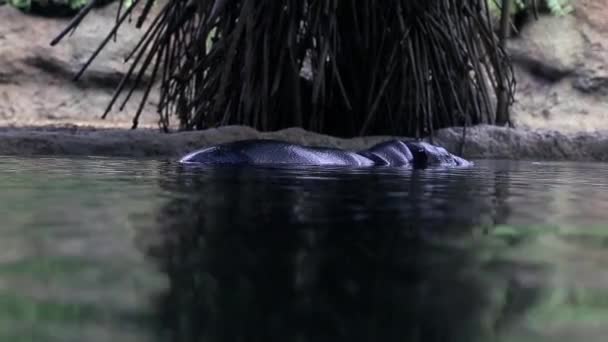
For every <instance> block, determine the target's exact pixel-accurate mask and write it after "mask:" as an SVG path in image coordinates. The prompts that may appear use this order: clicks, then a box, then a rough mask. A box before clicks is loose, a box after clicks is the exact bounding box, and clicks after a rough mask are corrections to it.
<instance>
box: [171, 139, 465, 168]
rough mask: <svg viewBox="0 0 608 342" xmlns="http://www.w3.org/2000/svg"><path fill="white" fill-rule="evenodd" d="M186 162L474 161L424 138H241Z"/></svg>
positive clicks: (411, 164) (413, 164) (412, 164)
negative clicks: (317, 141) (355, 145)
mask: <svg viewBox="0 0 608 342" xmlns="http://www.w3.org/2000/svg"><path fill="white" fill-rule="evenodd" d="M179 162H180V163H181V164H184V165H265V166H285V165H293V166H348V167H369V166H392V167H404V168H428V167H463V166H469V165H472V163H471V162H469V161H467V160H464V159H463V158H460V157H458V156H455V155H453V154H451V153H449V152H448V151H446V150H445V149H444V148H443V147H439V146H435V145H432V144H429V143H426V142H422V141H404V140H390V141H386V142H382V143H379V144H377V145H374V146H373V147H371V148H369V149H367V150H363V151H359V152H354V151H344V150H340V149H337V148H327V147H307V146H302V145H297V144H291V143H288V142H283V141H277V140H264V139H262V140H241V141H236V142H231V143H226V144H221V145H216V146H211V147H207V148H203V149H201V150H198V151H195V152H192V153H189V154H187V155H186V156H184V157H183V158H181V159H180V161H179Z"/></svg>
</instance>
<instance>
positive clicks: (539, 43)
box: [0, 0, 608, 161]
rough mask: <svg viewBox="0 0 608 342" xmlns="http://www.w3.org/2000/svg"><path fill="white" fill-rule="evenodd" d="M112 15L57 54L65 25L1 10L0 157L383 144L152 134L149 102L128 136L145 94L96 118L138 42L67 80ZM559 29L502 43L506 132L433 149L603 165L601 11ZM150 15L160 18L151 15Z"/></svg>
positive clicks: (545, 27)
mask: <svg viewBox="0 0 608 342" xmlns="http://www.w3.org/2000/svg"><path fill="white" fill-rule="evenodd" d="M116 5H117V4H111V5H109V6H105V7H103V8H99V9H96V10H94V11H93V12H92V14H90V15H89V16H88V17H87V18H86V19H85V21H84V22H83V23H82V24H81V25H80V27H79V28H78V30H77V31H76V32H75V33H73V34H72V35H71V36H69V37H67V38H66V39H64V41H62V42H61V43H60V44H59V45H58V46H55V47H51V46H49V42H50V41H51V40H52V39H53V38H54V36H55V35H56V34H57V33H59V32H60V31H61V30H62V29H63V28H64V27H65V25H66V24H67V22H68V19H58V18H42V17H36V16H30V15H25V14H23V13H21V12H19V11H18V10H16V9H14V8H11V7H9V6H0V23H2V25H0V154H2V155H23V154H27V155H31V154H47V155H49V154H50V155H55V154H57V155H105V156H137V157H163V158H165V157H166V158H176V157H178V156H180V155H181V154H183V153H185V152H187V151H189V150H191V149H194V148H200V147H202V146H207V145H211V144H217V143H222V142H228V141H233V140H239V139H250V138H276V139H282V140H287V141H292V142H297V143H301V144H305V145H316V146H320V145H323V146H334V147H340V148H346V149H355V150H356V149H363V148H367V147H369V146H371V145H373V144H375V143H377V142H379V141H383V140H387V139H390V138H391V137H365V138H355V139H338V138H333V137H329V136H324V135H319V134H315V133H311V132H306V131H304V130H301V129H287V130H282V131H279V132H271V133H260V132H257V131H255V130H253V129H251V128H247V127H236V126H232V127H223V128H220V129H210V130H207V131H203V132H184V133H171V134H162V133H159V132H158V131H157V130H156V129H155V127H156V121H157V118H156V115H155V113H154V108H155V104H156V101H157V100H158V97H157V93H156V92H154V91H153V92H152V96H151V97H150V99H149V100H148V101H147V104H146V105H147V107H146V108H147V110H146V111H144V115H143V116H142V117H141V120H140V127H141V129H139V130H135V131H132V130H129V129H128V128H129V127H130V126H131V117H132V115H133V113H134V112H135V111H136V109H137V106H138V105H139V101H138V100H139V98H140V97H141V95H142V94H143V89H139V90H137V91H136V92H135V94H134V97H133V100H132V101H131V102H129V103H128V104H127V105H126V107H125V108H124V110H123V111H118V110H113V111H111V112H110V115H109V116H108V118H107V119H106V120H101V119H100V115H101V113H102V112H103V110H104V109H105V107H106V105H107V104H108V102H109V100H110V98H111V96H112V94H113V90H114V87H115V86H116V85H117V84H118V81H119V80H120V77H121V75H122V74H123V73H124V72H125V71H126V69H127V67H128V65H125V64H124V63H123V59H124V57H125V56H126V55H127V54H128V53H129V51H130V48H132V47H133V46H134V44H135V43H136V42H137V40H138V39H139V37H140V36H141V34H142V33H143V32H141V31H140V30H137V29H135V28H134V27H133V26H132V25H126V26H124V27H123V28H122V29H121V31H120V34H119V35H118V39H117V41H116V42H112V43H110V44H109V46H108V47H107V48H106V49H105V50H103V51H102V53H101V54H100V56H99V57H98V59H97V60H96V61H95V62H94V63H93V65H92V66H91V67H90V69H89V70H88V71H87V72H86V73H85V74H84V77H83V78H82V79H81V80H80V81H79V82H73V81H72V77H73V75H75V73H76V72H77V71H78V69H79V68H80V66H82V65H83V64H84V63H85V62H86V60H87V58H88V57H89V56H90V55H91V53H92V52H93V51H94V50H95V48H96V47H97V45H98V43H99V42H100V40H101V39H102V38H103V35H104V34H105V33H107V32H108V30H109V29H110V24H111V22H113V21H114V20H115V13H116V12H115V11H116V8H115V7H116ZM573 5H574V7H575V11H574V12H573V13H572V14H570V15H568V16H566V17H551V16H541V17H540V19H539V20H538V21H531V22H530V23H529V24H528V25H526V26H525V27H524V28H523V29H522V30H521V33H520V34H519V35H518V36H517V37H515V38H513V39H511V40H510V42H509V47H508V48H509V52H510V53H511V55H512V56H513V60H514V62H515V72H516V76H517V83H518V85H517V94H516V102H515V104H514V106H513V108H512V118H513V124H514V125H515V128H501V127H491V126H478V127H472V128H468V129H467V132H466V138H465V140H464V141H465V143H464V148H463V143H462V141H463V140H462V138H463V134H462V133H463V132H462V129H461V128H453V129H444V130H441V131H439V132H437V134H436V136H435V137H434V138H433V142H434V143H437V144H439V145H442V146H444V147H446V148H447V149H448V150H450V151H451V152H453V153H460V152H463V153H464V156H465V157H466V158H471V159H477V158H500V159H535V160H590V161H608V110H607V108H608V71H607V70H606V65H607V63H608V34H607V33H608V22H607V21H605V20H604V18H606V17H607V15H608V0H574V1H573ZM155 10H158V8H156V9H155Z"/></svg>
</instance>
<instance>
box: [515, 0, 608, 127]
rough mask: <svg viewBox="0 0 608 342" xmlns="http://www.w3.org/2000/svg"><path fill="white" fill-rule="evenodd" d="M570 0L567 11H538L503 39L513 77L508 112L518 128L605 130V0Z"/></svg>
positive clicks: (607, 11) (607, 47)
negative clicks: (513, 34) (512, 98)
mask: <svg viewBox="0 0 608 342" xmlns="http://www.w3.org/2000/svg"><path fill="white" fill-rule="evenodd" d="M571 3H572V5H573V7H574V12H572V13H571V14H569V15H566V16H552V15H541V16H540V18H539V20H531V21H530V22H529V23H528V25H527V26H525V27H524V28H523V29H522V30H521V32H520V35H519V36H518V37H516V38H513V39H510V40H509V42H508V51H509V53H510V54H511V56H512V58H513V60H514V62H515V73H516V74H515V75H516V81H517V92H516V94H515V103H514V105H513V107H512V110H511V113H512V119H513V120H512V121H513V123H514V125H515V126H516V127H518V128H529V129H552V130H557V131H559V132H563V133H576V132H600V131H605V130H608V111H607V110H606V108H607V106H608V98H606V96H605V94H606V89H605V80H606V79H608V72H607V71H606V70H605V66H606V65H608V35H606V32H608V22H606V21H605V20H604V19H605V18H606V15H608V0H578V1H572V2H571ZM546 113H551V115H546Z"/></svg>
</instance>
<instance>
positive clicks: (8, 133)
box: [0, 125, 608, 162]
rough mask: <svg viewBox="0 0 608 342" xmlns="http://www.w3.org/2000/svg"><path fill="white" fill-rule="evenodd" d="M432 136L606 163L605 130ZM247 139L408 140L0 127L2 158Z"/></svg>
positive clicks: (491, 149) (478, 147)
mask: <svg viewBox="0 0 608 342" xmlns="http://www.w3.org/2000/svg"><path fill="white" fill-rule="evenodd" d="M462 133H463V130H462V128H448V129H442V130H439V131H437V132H436V135H435V136H434V137H433V139H432V140H433V141H432V142H431V141H430V140H428V141H429V142H431V143H433V144H435V145H438V146H442V147H444V148H445V149H446V150H447V151H448V152H450V153H453V154H456V155H460V152H461V150H462V151H464V154H463V155H461V156H462V157H464V158H465V159H473V160H474V159H512V160H519V159H529V160H571V161H604V162H608V132H593V133H585V132H581V133H560V132H557V131H550V130H540V129H535V130H531V129H513V128H505V127H496V126H486V125H482V126H475V127H469V128H467V129H466V139H465V144H464V149H462V147H463V146H462V141H463V140H462V137H463V134H462ZM247 139H275V140H282V141H286V142H291V143H297V144H301V145H305V146H317V147H336V148H340V149H344V150H353V151H361V150H364V149H368V148H370V147H372V146H373V145H376V144H378V143H380V142H384V141H388V140H392V139H402V140H408V138H407V137H389V136H375V137H364V138H363V137H360V138H352V139H341V138H335V137H330V136H326V135H321V134H317V133H312V132H308V131H305V130H302V129H299V128H290V129H285V130H281V131H277V132H265V133H262V132H258V131H256V130H254V129H252V128H249V127H243V126H227V127H221V128H217V129H208V130H204V131H196V132H181V133H170V134H165V133H160V132H159V131H157V130H152V129H139V130H123V129H99V128H88V129H83V128H82V127H75V126H68V127H55V128H52V129H50V128H46V129H41V128H0V155H15V156H24V155H74V156H79V155H80V156H89V155H97V156H114V157H154V158H169V159H171V160H177V159H178V158H179V157H181V156H183V155H185V154H186V153H188V152H191V151H193V150H196V149H200V148H203V147H208V146H212V145H217V144H223V143H228V142H232V141H237V140H247Z"/></svg>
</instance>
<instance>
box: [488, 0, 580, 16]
mask: <svg viewBox="0 0 608 342" xmlns="http://www.w3.org/2000/svg"><path fill="white" fill-rule="evenodd" d="M501 2H502V1H501V0H488V5H489V8H490V11H491V12H492V14H493V15H494V16H497V17H498V16H500V8H501ZM511 2H512V6H511V15H515V14H517V13H519V12H522V11H527V10H529V9H530V8H531V7H532V6H533V4H532V1H531V0H511ZM537 5H538V6H539V7H541V8H546V9H547V10H548V11H549V12H550V13H551V14H552V15H555V16H564V15H567V14H569V13H570V12H572V11H573V10H574V7H572V0H542V1H541V0H537Z"/></svg>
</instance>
